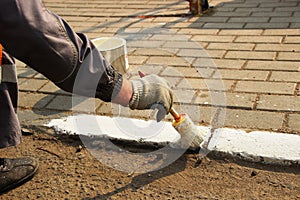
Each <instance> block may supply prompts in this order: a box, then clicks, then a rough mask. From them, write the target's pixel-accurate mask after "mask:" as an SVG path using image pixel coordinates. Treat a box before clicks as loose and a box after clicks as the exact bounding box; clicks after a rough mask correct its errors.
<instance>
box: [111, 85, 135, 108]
mask: <svg viewBox="0 0 300 200" xmlns="http://www.w3.org/2000/svg"><path fill="white" fill-rule="evenodd" d="M132 94H133V90H132V83H131V81H129V80H127V79H123V84H122V87H121V90H120V92H119V93H118V94H117V95H116V97H115V98H114V99H113V100H112V102H113V103H116V104H120V105H122V106H128V105H129V102H130V100H131V98H132Z"/></svg>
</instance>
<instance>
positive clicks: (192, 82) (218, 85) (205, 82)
mask: <svg viewBox="0 0 300 200" xmlns="http://www.w3.org/2000/svg"><path fill="white" fill-rule="evenodd" d="M233 83H234V81H233V80H218V79H195V78H189V79H184V80H182V81H181V82H180V83H179V84H178V86H177V88H181V89H188V90H194V89H199V90H216V91H228V90H230V88H231V86H232V85H233Z"/></svg>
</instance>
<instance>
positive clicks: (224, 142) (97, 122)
mask: <svg viewBox="0 0 300 200" xmlns="http://www.w3.org/2000/svg"><path fill="white" fill-rule="evenodd" d="M128 120H129V121H130V123H132V124H134V126H129V125H128V122H129V121H128ZM120 124H121V125H122V124H123V125H124V124H125V126H127V128H125V129H126V130H124V128H122V127H120ZM126 124H127V125H126ZM153 124H157V123H156V122H154V121H144V120H138V119H130V118H110V117H105V116H94V115H77V116H70V117H67V118H63V119H54V120H51V121H50V122H49V123H48V124H46V126H48V127H53V128H54V129H55V130H56V131H57V132H58V133H70V134H78V135H98V136H108V137H110V138H116V139H121V140H136V141H140V140H141V139H142V140H143V142H149V143H150V144H151V143H153V142H155V143H165V142H175V141H177V140H178V139H179V138H180V135H179V134H178V133H177V132H176V130H175V129H174V128H173V126H172V124H171V123H170V122H164V123H160V124H159V125H158V126H159V129H157V130H156V131H155V132H156V134H154V135H151V136H150V137H147V138H141V137H139V135H140V136H141V132H142V134H143V133H146V132H147V131H146V132H145V131H144V130H147V128H146V129H145V127H149V126H153ZM198 128H199V129H202V130H204V131H207V132H208V131H209V128H208V127H203V126H198ZM128 130H130V133H129V132H128ZM141 130H142V131H141ZM146 135H148V136H149V134H146ZM214 135H215V136H217V137H216V138H215V140H213V141H214V142H215V143H214V149H213V150H214V151H216V152H218V153H221V154H227V155H231V156H234V157H239V158H241V159H245V160H248V161H253V162H262V163H267V164H280V165H300V136H298V135H291V134H284V133H273V132H261V131H253V132H250V133H247V132H245V131H243V130H236V129H228V128H220V129H217V130H216V132H215V134H214Z"/></svg>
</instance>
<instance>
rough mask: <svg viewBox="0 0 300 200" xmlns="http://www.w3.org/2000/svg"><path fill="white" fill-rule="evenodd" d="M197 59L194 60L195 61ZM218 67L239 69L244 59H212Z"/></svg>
mask: <svg viewBox="0 0 300 200" xmlns="http://www.w3.org/2000/svg"><path fill="white" fill-rule="evenodd" d="M197 61H198V59H197V60H196V61H195V63H197ZM213 61H214V63H215V65H216V67H217V68H218V69H222V68H226V69H241V68H242V67H243V66H244V64H245V62H246V61H244V60H230V59H214V60H213Z"/></svg>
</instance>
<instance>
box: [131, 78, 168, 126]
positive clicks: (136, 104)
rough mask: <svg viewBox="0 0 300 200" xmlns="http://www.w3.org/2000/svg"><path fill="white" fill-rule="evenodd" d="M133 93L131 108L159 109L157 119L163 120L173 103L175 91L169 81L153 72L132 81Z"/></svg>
mask: <svg viewBox="0 0 300 200" xmlns="http://www.w3.org/2000/svg"><path fill="white" fill-rule="evenodd" d="M131 82H132V87H133V95H132V98H131V100H130V102H129V107H130V108H131V109H138V110H143V109H158V112H157V115H156V120H157V121H158V122H159V121H161V120H162V119H163V118H164V117H165V115H167V114H168V113H169V110H170V109H171V107H172V104H173V92H172V91H171V89H170V87H169V85H168V82H167V81H166V80H165V79H163V78H160V77H158V76H157V75H154V74H151V75H148V76H145V77H143V78H139V79H134V80H132V81H131Z"/></svg>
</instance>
